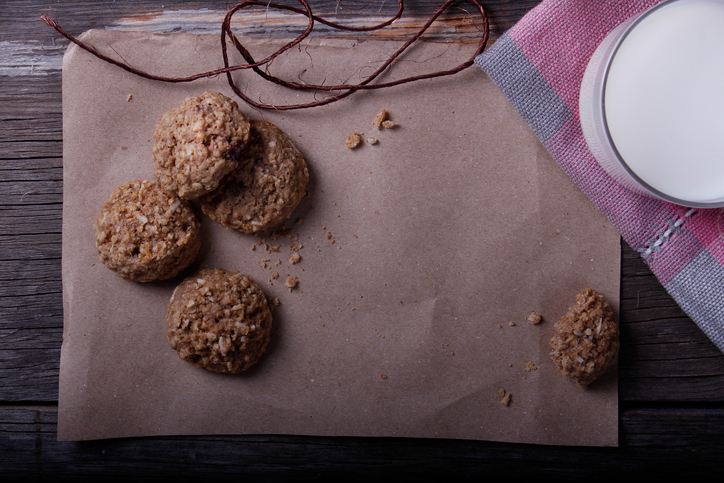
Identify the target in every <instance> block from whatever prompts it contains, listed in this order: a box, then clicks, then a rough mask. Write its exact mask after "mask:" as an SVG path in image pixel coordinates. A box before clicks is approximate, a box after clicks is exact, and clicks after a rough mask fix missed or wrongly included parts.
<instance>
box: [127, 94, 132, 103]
mask: <svg viewBox="0 0 724 483" xmlns="http://www.w3.org/2000/svg"><path fill="white" fill-rule="evenodd" d="M131 99H133V94H128V96H126V102H131Z"/></svg>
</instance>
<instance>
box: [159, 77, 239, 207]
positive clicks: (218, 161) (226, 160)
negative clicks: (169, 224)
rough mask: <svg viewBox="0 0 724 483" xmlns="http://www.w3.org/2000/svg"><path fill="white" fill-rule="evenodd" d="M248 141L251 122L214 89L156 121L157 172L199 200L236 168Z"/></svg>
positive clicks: (162, 180) (183, 193) (173, 188)
mask: <svg viewBox="0 0 724 483" xmlns="http://www.w3.org/2000/svg"><path fill="white" fill-rule="evenodd" d="M248 141H249V120H248V119H247V118H246V116H245V115H244V114H243V113H242V112H241V111H240V110H239V107H238V105H237V104H236V102H234V101H232V100H231V99H229V98H228V97H226V96H224V95H223V94H219V93H218V92H209V91H207V92H204V93H203V94H202V95H200V96H198V97H190V98H188V99H186V100H185V101H183V102H182V103H181V105H179V106H178V107H176V108H174V109H171V110H170V111H168V112H166V113H165V114H164V115H163V117H162V118H161V121H160V122H159V123H158V124H157V125H156V132H155V134H154V145H153V169H154V176H155V177H156V179H157V180H158V181H159V183H161V184H162V185H163V186H164V188H166V189H168V190H170V191H173V192H174V193H176V194H178V195H179V196H180V197H181V198H185V199H188V200H192V199H195V198H198V197H199V196H201V195H203V194H206V193H209V192H210V191H213V190H215V189H216V188H218V187H219V185H220V184H221V183H222V181H223V180H224V178H225V177H226V176H227V175H228V174H229V173H231V172H232V171H233V170H234V169H236V167H237V165H238V163H239V157H240V156H241V154H242V153H243V152H244V150H245V149H246V144H247V142H248Z"/></svg>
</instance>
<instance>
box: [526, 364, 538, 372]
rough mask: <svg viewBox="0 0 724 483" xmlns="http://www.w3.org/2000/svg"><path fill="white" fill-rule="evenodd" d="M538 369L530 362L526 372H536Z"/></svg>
mask: <svg viewBox="0 0 724 483" xmlns="http://www.w3.org/2000/svg"><path fill="white" fill-rule="evenodd" d="M537 369H538V368H537V367H536V366H535V364H533V361H528V363H527V364H526V365H525V372H530V371H535V370H537Z"/></svg>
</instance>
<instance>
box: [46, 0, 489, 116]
mask: <svg viewBox="0 0 724 483" xmlns="http://www.w3.org/2000/svg"><path fill="white" fill-rule="evenodd" d="M298 1H299V3H300V4H301V5H302V7H303V8H299V7H294V6H289V5H281V4H277V3H270V2H265V1H258V0H246V1H243V2H241V3H239V4H237V5H236V6H234V7H233V8H231V10H229V12H228V13H227V14H226V16H225V17H224V21H223V23H222V26H221V51H222V54H223V59H224V67H223V68H221V69H216V70H212V71H209V72H202V73H198V74H194V75H191V76H187V77H165V76H159V75H154V74H150V73H148V72H144V71H142V70H140V69H136V68H135V67H132V66H130V65H128V64H127V63H125V62H121V61H118V60H116V59H113V58H112V57H109V56H107V55H105V54H103V53H101V52H100V51H98V50H97V49H96V48H95V47H93V46H90V45H88V44H86V43H84V42H82V41H80V40H78V39H77V38H75V37H74V36H72V35H70V34H69V33H68V32H66V31H65V30H64V29H63V28H62V27H61V26H60V25H58V23H57V22H55V21H54V20H53V19H50V18H48V17H47V16H45V15H43V16H41V17H40V19H41V20H42V21H43V22H45V23H46V24H48V25H49V26H51V27H52V28H54V29H55V30H56V31H58V33H60V34H61V35H63V36H64V37H65V38H67V39H68V40H70V41H71V42H73V43H74V44H76V45H77V46H78V47H80V48H82V49H84V50H86V51H87V52H89V53H91V54H93V55H94V56H96V57H97V58H99V59H101V60H103V61H105V62H108V63H111V64H114V65H116V66H118V67H120V68H122V69H124V70H126V71H128V72H130V73H132V74H135V75H137V76H140V77H144V78H146V79H151V80H156V81H161V82H170V83H180V82H191V81H195V80H198V79H202V78H207V77H213V76H217V75H219V74H226V77H227V80H228V83H229V86H230V87H231V89H232V90H233V91H234V93H235V94H236V95H237V96H239V97H240V98H241V99H243V100H244V102H246V103H247V104H249V105H251V106H254V107H256V108H259V109H273V110H292V109H303V108H309V107H317V106H322V105H325V104H330V103H332V102H336V101H339V100H340V99H344V98H345V97H347V96H349V95H351V94H353V93H355V92H357V91H359V90H372V89H383V88H387V87H392V86H398V85H402V84H406V83H409V82H414V81H418V80H422V79H432V78H435V77H443V76H448V75H453V74H456V73H458V72H460V71H462V70H464V69H466V68H468V67H470V66H471V65H473V62H474V60H475V57H476V56H477V55H478V54H480V53H481V52H483V50H484V49H485V46H486V44H487V42H488V38H489V36H490V28H489V24H488V17H487V15H486V13H485V10H484V9H483V6H482V5H481V4H480V3H479V2H478V0H466V1H467V3H470V4H472V5H473V7H475V8H476V9H477V11H478V13H479V14H480V17H481V20H482V23H483V28H482V36H481V39H480V43H479V44H478V47H477V49H476V50H475V52H474V54H473V55H472V56H471V57H470V58H469V59H468V60H466V61H465V62H463V63H461V64H460V65H458V66H456V67H453V68H451V69H447V70H440V71H436V72H430V73H426V74H420V75H415V76H410V77H405V78H402V79H397V80H394V81H389V82H378V83H374V84H373V83H372V82H373V81H374V80H375V79H377V78H378V77H379V76H380V75H381V74H382V73H384V72H385V71H386V70H387V69H388V68H389V67H390V65H392V64H393V63H394V62H395V60H397V59H398V58H399V57H400V56H401V55H402V54H403V53H404V52H405V51H406V50H407V49H408V48H409V47H410V46H411V45H413V44H414V43H416V42H417V41H418V40H419V39H420V38H421V37H422V35H423V34H424V33H425V32H426V31H427V30H428V29H429V28H430V26H431V25H432V23H433V22H434V21H435V20H437V18H438V17H439V16H440V15H442V14H443V13H444V12H445V11H446V10H447V9H448V8H450V6H451V5H452V4H453V3H454V2H456V1H457V0H447V1H446V2H445V3H444V4H443V5H442V6H440V8H438V10H437V11H436V12H435V13H434V14H433V15H432V16H431V17H430V18H429V19H428V20H427V21H426V22H425V24H424V25H422V26H421V27H420V28H419V30H418V31H417V32H415V34H414V35H412V37H410V38H409V39H408V40H407V41H406V42H405V43H404V44H403V45H402V46H401V47H400V48H398V49H397V50H396V51H395V52H394V53H393V54H392V55H391V56H390V57H389V58H388V59H387V60H386V61H385V62H383V63H382V64H381V65H380V66H379V67H378V68H377V69H376V70H375V71H374V72H373V73H372V74H370V75H369V76H367V77H365V78H364V79H363V80H361V81H360V82H358V83H355V84H338V85H319V84H306V83H299V82H293V81H287V80H283V79H280V78H279V77H276V76H274V75H271V74H269V72H266V71H264V70H262V69H261V68H260V67H262V66H267V67H268V66H269V64H270V63H271V62H272V61H273V60H274V59H275V58H277V57H278V56H280V55H281V54H283V53H284V52H286V51H288V50H289V49H291V48H292V47H294V46H295V45H298V44H299V43H301V42H302V41H303V40H304V39H306V38H307V37H308V36H309V35H310V34H311V33H312V31H313V30H314V24H315V22H319V23H322V24H324V25H326V26H328V27H331V28H333V29H336V30H340V31H350V32H370V31H373V30H380V29H383V28H385V27H388V26H389V25H390V24H392V23H393V22H394V21H395V20H397V19H399V18H400V17H402V12H403V10H404V1H403V0H398V9H397V12H396V13H395V14H394V15H393V16H392V17H390V18H389V19H388V20H385V21H384V22H381V23H379V24H375V25H371V26H367V27H350V26H347V25H342V24H338V23H335V22H331V21H329V20H325V19H323V18H321V17H318V16H317V15H314V13H313V12H312V8H311V7H310V6H309V4H308V3H307V0H298ZM254 6H262V7H265V8H273V9H277V10H283V11H288V12H293V13H297V14H300V15H304V16H305V17H307V19H308V20H309V22H308V24H307V28H306V29H305V30H304V32H302V34H300V35H299V36H298V37H296V38H295V39H294V40H292V41H290V42H288V43H286V44H285V45H283V46H282V47H281V48H280V49H279V50H277V51H276V52H274V53H273V54H271V55H269V56H268V57H266V58H264V59H263V60H259V61H257V60H255V59H254V57H253V56H252V55H251V53H250V52H249V51H248V50H247V49H246V48H245V47H244V46H243V45H242V43H241V41H240V40H239V38H238V37H237V36H236V35H234V33H233V32H232V30H231V20H232V18H233V17H234V15H235V14H236V13H237V12H239V11H240V10H242V9H246V8H250V7H254ZM227 37H228V39H229V41H230V42H231V43H232V44H233V45H234V47H235V48H236V50H237V51H238V53H239V54H240V55H241V56H242V57H243V58H244V60H245V61H246V64H238V65H230V63H229V54H228V42H227ZM245 69H251V70H252V71H253V72H254V73H256V74H257V75H259V76H260V77H262V78H263V79H264V80H266V81H268V82H272V83H274V84H277V85H280V86H283V87H286V88H289V89H295V90H307V91H320V92H326V93H331V92H335V93H334V94H333V95H330V96H328V97H325V98H324V99H320V100H314V101H312V102H307V103H303V104H290V105H275V104H266V103H263V102H260V101H254V100H253V99H251V98H249V97H248V96H247V95H245V94H244V93H243V92H242V91H241V89H239V87H238V86H237V85H236V82H235V81H234V79H233V77H232V75H231V74H232V73H233V72H235V71H237V70H245Z"/></svg>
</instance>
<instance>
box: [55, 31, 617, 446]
mask: <svg viewBox="0 0 724 483" xmlns="http://www.w3.org/2000/svg"><path fill="white" fill-rule="evenodd" d="M84 39H85V40H86V41H88V42H90V43H92V44H93V45H95V46H96V47H98V48H99V49H102V50H103V51H105V52H111V53H114V54H117V55H118V56H119V57H122V58H123V59H124V60H125V61H127V62H129V63H130V64H132V65H134V66H137V67H140V68H143V69H146V70H148V71H152V72H154V73H157V74H162V75H184V74H192V73H196V72H198V71H200V70H210V69H213V68H215V67H218V66H220V65H221V54H220V49H219V46H218V45H217V43H218V38H217V37H216V36H193V35H180V34H179V35H151V34H143V33H131V32H119V31H94V32H90V33H88V34H86V35H85V36H84ZM270 42H271V41H270ZM274 45H278V44H274ZM393 47H396V45H395V46H391V45H390V44H389V43H385V42H382V43H375V42H371V41H368V42H364V41H357V42H355V41H352V40H324V41H322V40H316V41H312V42H310V43H305V44H304V45H303V46H301V47H299V48H296V49H295V50H294V51H293V52H292V54H293V55H291V56H290V57H289V58H281V59H277V60H276V61H275V62H274V64H273V65H272V67H271V68H272V69H274V72H277V73H279V74H280V75H285V76H287V78H291V79H301V80H302V81H304V82H315V81H317V82H325V83H327V84H331V83H336V82H342V81H346V80H352V81H353V80H355V79H356V78H359V75H364V74H366V73H368V72H369V71H370V70H371V69H372V67H375V66H376V65H379V62H380V61H381V60H382V59H384V58H386V56H387V54H388V53H389V52H390V51H391V49H392V48H393ZM249 48H250V50H252V51H254V52H264V51H269V45H267V44H264V41H258V40H257V41H250V43H249ZM470 49H471V46H469V45H468V46H458V45H455V44H443V43H429V44H426V45H425V46H424V47H423V48H422V49H420V50H419V51H417V52H416V53H414V54H412V55H410V56H405V57H403V59H402V61H401V62H400V63H399V64H398V66H397V68H396V70H394V71H393V72H392V73H391V74H390V76H389V77H387V79H391V78H399V77H400V76H402V75H406V74H412V73H419V72H421V71H430V70H433V69H438V68H441V67H443V66H451V65H455V64H457V63H458V62H459V61H460V59H462V58H466V57H468V56H469V55H470V52H469V50H470ZM261 55H262V54H257V58H260V57H261ZM238 77H239V79H240V85H242V86H244V87H245V88H247V89H248V92H250V93H253V95H254V96H256V98H261V99H263V100H265V101H275V102H282V101H287V102H289V101H292V102H296V101H297V100H299V99H304V98H305V96H303V95H300V94H298V93H294V92H293V93H290V92H282V91H280V90H279V89H273V88H270V87H269V86H265V85H262V84H261V83H260V82H258V81H256V80H252V77H251V76H250V75H249V74H248V73H242V74H239V75H238ZM207 89H212V90H217V91H221V92H223V93H225V94H227V95H232V93H231V90H230V89H229V87H228V85H227V84H226V82H225V78H224V77H223V76H220V77H217V78H213V79H209V80H204V81H199V82H194V83H191V84H173V85H172V84H163V83H158V82H153V81H149V80H144V79H142V78H139V77H136V76H133V75H131V74H129V73H127V72H125V71H122V70H121V69H119V68H117V67H114V66H111V65H108V64H105V63H103V62H101V61H99V60H97V59H95V58H94V57H92V56H91V55H89V54H88V53H86V52H84V51H81V50H80V49H78V48H76V47H71V48H70V49H69V51H68V53H67V54H66V57H65V61H64V66H63V111H64V220H63V287H64V310H65V330H64V339H63V348H62V360H61V374H60V408H59V423H58V437H59V439H61V440H82V439H95V438H115V437H130V436H149V435H184V434H219V433H225V434H262V433H263V434H300V435H346V436H399V437H424V438H428V437H429V438H462V439H481V440H493V441H508V442H523V443H540V444H557V445H616V444H617V434H618V427H617V419H618V411H617V380H616V376H615V374H613V375H611V376H610V377H608V378H607V379H605V380H603V381H602V382H601V383H600V384H597V385H595V386H594V387H591V388H587V389H583V388H579V387H576V386H575V385H574V384H573V383H571V382H570V381H569V380H566V379H565V378H563V377H562V376H560V375H559V374H558V372H557V371H556V368H555V367H554V364H553V363H552V362H551V360H550V355H549V352H550V347H549V340H550V338H551V336H552V334H553V324H554V322H555V321H556V320H557V319H558V318H559V317H560V316H562V315H563V314H564V313H565V310H566V308H567V307H568V306H569V305H570V304H571V303H572V302H573V300H574V297H575V294H576V293H577V292H578V291H579V290H581V289H582V288H584V287H586V286H592V287H594V288H596V289H598V290H599V291H601V292H602V293H603V294H604V295H605V296H606V297H607V298H608V300H609V301H611V303H612V304H613V305H614V307H616V309H617V307H618V294H619V263H620V252H619V236H618V234H617V233H616V232H615V230H614V229H613V228H612V227H611V226H610V225H609V224H608V223H607V221H606V220H605V219H604V217H603V215H601V214H600V213H599V212H598V211H597V210H596V209H595V208H594V206H593V205H592V204H591V203H590V202H589V201H588V199H587V198H586V197H585V195H583V194H582V193H581V192H579V190H578V189H577V188H576V187H575V186H574V185H573V183H572V182H571V181H570V180H569V179H568V178H567V177H566V176H565V174H564V173H563V172H562V171H561V170H560V169H559V168H558V167H557V166H556V164H555V163H554V162H553V161H552V159H551V158H550V157H549V155H548V154H547V152H546V151H545V149H544V148H543V147H541V145H540V144H539V142H538V141H537V140H536V138H535V136H534V135H533V133H532V132H531V131H530V130H529V128H528V127H527V126H526V124H525V123H524V122H523V121H522V120H521V119H520V118H519V117H518V115H517V114H516V113H515V112H514V110H513V108H512V107H511V106H510V105H509V103H508V102H507V101H506V100H505V97H504V96H503V95H502V94H501V93H500V92H499V91H498V90H497V89H496V88H495V87H494V86H493V84H492V83H491V82H490V80H489V79H488V78H487V77H486V76H485V75H484V74H483V73H482V72H481V71H479V70H478V69H476V68H470V69H468V70H466V71H464V72H463V73H461V74H459V75H457V76H455V77H452V78H441V79H437V80H432V81H425V82H420V83H416V84H410V85H406V86H401V87H397V88H393V89H389V90H384V91H375V92H363V93H357V94H356V95H354V96H352V97H350V98H348V99H346V100H345V101H343V102H340V103H338V104H333V105H330V106H328V107H324V108H318V109H312V110H305V111H295V112H260V111H257V110H255V109H251V108H249V107H248V106H246V105H241V108H242V109H243V110H244V111H245V112H246V113H247V114H248V116H249V117H251V118H264V119H266V120H269V121H271V122H274V123H276V124H277V125H278V126H279V127H280V128H281V129H283V130H284V131H285V132H286V133H287V134H288V135H289V136H290V137H291V139H292V140H293V141H294V143H295V144H296V145H297V147H298V148H299V149H300V151H301V152H302V153H303V154H304V156H305V158H306V159H307V161H308V163H309V170H310V174H311V181H310V184H309V187H308V188H309V197H308V198H306V199H305V200H304V201H303V202H302V204H301V205H300V206H299V208H298V209H297V210H296V212H295V213H294V214H293V216H292V218H291V220H290V222H289V223H288V225H287V227H288V228H290V229H291V233H292V235H291V236H290V235H285V234H282V235H283V236H278V237H272V236H267V237H264V238H259V237H254V236H250V235H245V234H241V233H238V232H234V231H229V230H226V229H223V228H220V227H219V226H218V225H215V224H214V223H213V222H212V221H211V220H209V219H208V218H206V217H203V220H202V224H203V226H204V243H203V247H202V252H201V255H200V256H199V258H198V260H197V261H196V263H195V264H194V265H193V266H192V267H191V268H190V269H189V270H188V271H187V272H186V273H185V275H190V274H191V273H193V271H194V270H197V269H200V268H206V267H208V268H212V267H222V268H226V269H229V270H241V271H243V272H245V273H247V274H248V275H250V276H251V277H252V278H253V279H254V280H255V281H256V282H257V283H258V284H259V285H260V286H261V287H263V289H264V290H265V291H266V292H267V294H268V295H269V296H271V297H278V299H279V301H280V306H279V307H278V308H276V309H275V312H274V324H275V326H274V331H273V342H272V343H271V345H270V347H269V350H268V352H267V354H266V355H265V357H264V358H263V360H262V361H261V362H260V363H259V364H258V365H257V366H256V367H255V368H253V369H252V370H250V371H249V372H248V373H246V374H243V375H239V376H224V375H218V374H213V373H210V372H207V371H205V370H202V369H198V368H196V367H193V366H192V365H191V364H189V363H186V362H183V361H181V360H180V359H179V358H178V357H177V355H176V353H175V352H174V351H173V350H172V349H171V348H170V346H169V344H168V342H167V340H166V322H165V310H166V304H167V301H168V299H169V297H170V295H171V292H172V291H173V289H174V287H175V286H176V284H177V283H178V282H179V281H180V279H181V278H179V279H175V280H171V281H167V282H161V283H150V284H138V283H132V282H127V281H125V280H122V279H121V278H119V277H118V276H116V275H115V274H114V273H113V272H111V271H110V270H108V269H107V268H105V266H104V265H102V264H101V263H100V262H99V260H98V256H97V253H96V250H95V246H94V238H93V230H92V222H93V220H94V219H95V217H96V216H97V214H98V211H99V209H100V206H101V204H102V203H103V202H104V201H105V199H106V198H107V197H108V195H109V194H110V192H111V190H112V189H113V188H114V187H115V186H117V185H119V184H121V183H123V182H125V181H129V180H133V179H150V178H152V176H153V173H152V165H151V146H152V143H153V132H154V127H155V124H156V122H157V121H158V120H159V119H160V118H161V116H162V114H163V113H164V112H165V111H166V110H168V109H171V108H173V107H175V106H176V105H177V104H179V103H180V102H181V101H182V100H183V99H184V98H186V97H188V96H192V95H198V94H200V93H202V92H203V91H204V90H207ZM318 98H319V95H318ZM382 108H385V109H387V111H388V112H389V114H390V118H391V119H392V120H394V121H395V122H396V123H397V124H398V126H397V127H396V128H394V129H387V130H377V129H376V128H375V127H373V126H372V123H371V121H372V119H373V118H374V117H375V115H376V114H377V113H378V111H380V109H382ZM353 132H360V133H363V136H362V137H363V138H366V137H374V138H376V139H378V143H377V144H375V145H371V144H367V143H365V144H363V145H362V146H360V147H359V148H357V149H355V150H350V149H348V148H347V147H345V140H346V138H347V136H348V135H349V134H352V133H353ZM297 234H298V238H297ZM295 240H296V242H297V243H301V244H302V245H303V248H302V249H301V250H300V252H299V253H300V255H301V261H300V262H299V263H297V264H291V263H290V262H289V257H290V253H291V252H290V248H289V245H290V243H292V241H295ZM259 241H261V242H262V243H261V244H259V245H257V246H256V249H252V247H253V246H254V245H255V244H256V243H257V242H259ZM267 244H268V245H267ZM274 273H278V274H279V278H278V279H276V280H275V279H273V277H272V275H273V274H274ZM287 277H298V280H299V285H298V287H297V288H295V289H294V290H292V291H291V292H290V291H289V290H288V289H287V288H286V287H285V286H284V283H283V282H284V280H285V279H286V278H287ZM532 310H535V311H538V312H540V313H541V314H542V315H543V323H541V324H540V325H531V324H529V323H527V322H526V317H527V316H528V314H529V313H530V312H531V311H532ZM501 389H504V390H505V391H506V392H508V393H510V394H511V399H510V403H509V405H504V404H502V403H501V399H502V397H501V395H500V392H499V391H500V390H501Z"/></svg>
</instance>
